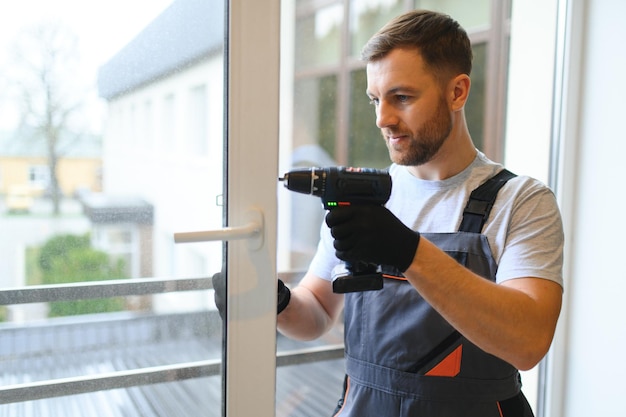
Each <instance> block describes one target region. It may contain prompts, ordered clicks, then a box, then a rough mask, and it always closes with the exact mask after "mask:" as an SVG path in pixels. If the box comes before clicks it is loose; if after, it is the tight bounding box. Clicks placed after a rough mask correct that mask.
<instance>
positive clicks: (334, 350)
mask: <svg viewBox="0 0 626 417" xmlns="http://www.w3.org/2000/svg"><path fill="white" fill-rule="evenodd" d="M209 289H212V283H211V279H210V278H206V277H202V278H176V279H158V278H141V279H127V280H114V281H97V282H85V283H72V284H59V285H42V286H28V287H20V288H11V289H3V290H0V305H15V304H28V303H41V302H52V301H69V300H85V299H95V298H107V297H121V296H136V295H149V294H163V293H170V292H178V291H197V290H209ZM340 358H343V345H342V344H335V345H326V346H320V347H315V348H307V349H298V350H290V351H283V352H279V353H278V354H277V359H276V365H277V366H286V365H296V364H305V363H312V362H319V361H327V360H333V359H340ZM220 372H221V360H205V361H195V362H186V363H178V364H173V365H164V366H153V367H145V368H140V369H133V370H125V371H116V372H109V373H101V374H97V375H87V376H78V377H72V378H60V379H50V380H46V381H37V382H28V383H20V384H14V385H6V386H3V387H0V404H9V403H15V402H23V401H32V400H39V399H46V398H53V397H60V396H67V395H75V394H84V393H90V392H97V391H102V390H110V389H117V388H129V387H135V386H141V385H149V384H157V383H162V382H173V381H181V380H186V379H192V378H200V377H207V376H214V375H219V373H220Z"/></svg>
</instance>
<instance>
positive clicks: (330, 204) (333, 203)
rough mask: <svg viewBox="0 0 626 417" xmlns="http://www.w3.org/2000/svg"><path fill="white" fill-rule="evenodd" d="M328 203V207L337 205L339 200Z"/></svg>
mask: <svg viewBox="0 0 626 417" xmlns="http://www.w3.org/2000/svg"><path fill="white" fill-rule="evenodd" d="M326 205H327V206H328V207H337V202H336V201H329V202H328V203H326Z"/></svg>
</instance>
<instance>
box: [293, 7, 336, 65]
mask: <svg viewBox="0 0 626 417" xmlns="http://www.w3.org/2000/svg"><path fill="white" fill-rule="evenodd" d="M342 22H343V6H342V5H341V4H331V5H330V6H326V7H323V8H320V9H317V10H316V11H315V12H314V13H312V14H305V15H304V16H302V17H300V18H298V21H297V25H296V47H295V54H296V55H295V67H296V69H300V68H308V67H313V66H321V65H332V64H337V63H338V62H339V58H340V45H341V44H340V43H339V41H340V39H341V27H342Z"/></svg>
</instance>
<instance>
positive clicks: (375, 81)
mask: <svg viewBox="0 0 626 417" xmlns="http://www.w3.org/2000/svg"><path fill="white" fill-rule="evenodd" d="M367 94H368V96H369V97H370V100H371V101H372V103H373V104H374V106H375V108H376V125H377V126H378V127H379V128H380V130H381V133H382V135H383V138H384V139H385V142H386V144H387V148H388V149H389V156H390V158H391V160H392V161H393V162H395V163H397V164H400V165H422V164H424V163H426V162H428V161H430V160H431V159H432V158H433V157H434V156H435V155H436V154H437V152H438V151H439V149H440V148H441V146H442V145H443V144H444V142H445V141H446V139H447V137H448V136H449V134H450V132H451V131H452V116H451V112H450V110H449V109H448V106H447V104H446V100H445V98H444V96H443V93H442V90H441V86H440V85H439V83H438V82H437V80H436V79H435V77H433V76H432V75H431V74H430V73H429V72H428V71H427V70H426V68H425V66H424V62H423V60H422V57H421V55H420V54H419V53H418V52H417V51H416V50H414V49H394V50H392V51H391V52H390V53H389V54H387V55H386V56H385V57H384V58H382V59H379V60H377V61H374V62H370V63H368V64H367Z"/></svg>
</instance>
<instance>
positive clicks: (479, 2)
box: [415, 0, 491, 31]
mask: <svg viewBox="0 0 626 417" xmlns="http://www.w3.org/2000/svg"><path fill="white" fill-rule="evenodd" d="M415 8H419V9H429V10H436V11H439V12H443V13H447V14H449V15H450V16H452V17H453V18H455V19H456V20H458V22H459V23H460V24H461V25H462V26H463V27H464V28H465V29H466V30H468V31H471V30H473V29H475V28H480V29H485V28H488V27H489V26H491V24H490V21H491V0H474V1H471V2H470V1H467V0H415Z"/></svg>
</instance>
